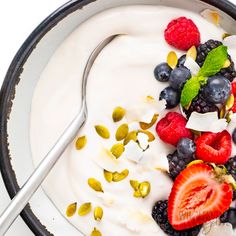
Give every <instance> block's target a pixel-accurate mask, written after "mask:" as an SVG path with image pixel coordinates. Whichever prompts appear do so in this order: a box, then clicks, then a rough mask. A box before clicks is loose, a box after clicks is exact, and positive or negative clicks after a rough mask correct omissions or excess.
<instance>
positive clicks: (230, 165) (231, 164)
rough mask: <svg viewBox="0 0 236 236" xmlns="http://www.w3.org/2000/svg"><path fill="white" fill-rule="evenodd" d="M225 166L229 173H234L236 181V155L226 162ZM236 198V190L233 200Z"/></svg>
mask: <svg viewBox="0 0 236 236" xmlns="http://www.w3.org/2000/svg"><path fill="white" fill-rule="evenodd" d="M225 167H226V169H227V171H228V174H230V175H232V177H233V178H234V180H235V181H236V156H234V157H231V158H229V160H228V161H227V162H226V163H225ZM235 199H236V191H234V193H233V200H235Z"/></svg>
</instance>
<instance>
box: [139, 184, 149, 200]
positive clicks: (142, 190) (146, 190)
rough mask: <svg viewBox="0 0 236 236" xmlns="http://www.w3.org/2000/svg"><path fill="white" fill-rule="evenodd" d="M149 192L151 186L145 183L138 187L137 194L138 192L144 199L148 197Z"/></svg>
mask: <svg viewBox="0 0 236 236" xmlns="http://www.w3.org/2000/svg"><path fill="white" fill-rule="evenodd" d="M150 191H151V185H150V183H149V182H147V181H145V182H142V183H141V184H140V185H139V192H140V194H141V196H142V198H145V197H146V196H148V194H149V193H150Z"/></svg>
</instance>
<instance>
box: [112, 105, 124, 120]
mask: <svg viewBox="0 0 236 236" xmlns="http://www.w3.org/2000/svg"><path fill="white" fill-rule="evenodd" d="M125 112H126V111H125V109H124V108H123V107H116V108H115V109H114V111H113V113H112V119H113V121H114V122H118V121H120V120H122V119H123V117H124V116H125Z"/></svg>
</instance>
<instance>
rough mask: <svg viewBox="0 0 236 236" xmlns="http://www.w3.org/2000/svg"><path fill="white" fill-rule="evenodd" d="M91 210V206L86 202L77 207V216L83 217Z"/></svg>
mask: <svg viewBox="0 0 236 236" xmlns="http://www.w3.org/2000/svg"><path fill="white" fill-rule="evenodd" d="M91 209H92V204H91V203H90V202H86V203H84V204H82V205H81V206H80V207H79V210H78V214H79V215H80V216H85V215H87V214H88V213H89V212H90V211H91Z"/></svg>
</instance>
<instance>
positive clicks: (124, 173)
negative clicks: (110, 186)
mask: <svg viewBox="0 0 236 236" xmlns="http://www.w3.org/2000/svg"><path fill="white" fill-rule="evenodd" d="M128 175H129V170H127V169H125V170H123V171H122V172H120V173H119V172H114V173H113V174H112V181H113V182H119V181H122V180H123V179H125V178H126V177H127V176H128Z"/></svg>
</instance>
